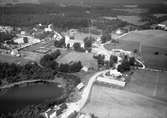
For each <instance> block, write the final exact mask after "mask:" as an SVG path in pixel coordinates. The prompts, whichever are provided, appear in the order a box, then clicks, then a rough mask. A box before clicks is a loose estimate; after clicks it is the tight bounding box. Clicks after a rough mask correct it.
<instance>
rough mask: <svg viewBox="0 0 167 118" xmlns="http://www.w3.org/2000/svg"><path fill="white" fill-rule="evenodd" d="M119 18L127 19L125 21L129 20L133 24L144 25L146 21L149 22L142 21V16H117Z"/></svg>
mask: <svg viewBox="0 0 167 118" xmlns="http://www.w3.org/2000/svg"><path fill="white" fill-rule="evenodd" d="M122 11H128V10H126V9H123V10H122ZM117 17H118V19H120V20H122V21H125V22H128V23H130V24H133V25H144V24H145V23H147V22H142V21H140V20H141V17H140V16H123V15H121V16H117Z"/></svg>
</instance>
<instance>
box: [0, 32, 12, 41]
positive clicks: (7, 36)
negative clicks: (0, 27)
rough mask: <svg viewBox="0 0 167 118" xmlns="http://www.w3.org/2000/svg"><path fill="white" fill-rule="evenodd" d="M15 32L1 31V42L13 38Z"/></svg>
mask: <svg viewBox="0 0 167 118" xmlns="http://www.w3.org/2000/svg"><path fill="white" fill-rule="evenodd" d="M14 36H15V34H12V33H8V32H0V43H3V42H4V41H8V40H11V39H12V38H13V37H14Z"/></svg>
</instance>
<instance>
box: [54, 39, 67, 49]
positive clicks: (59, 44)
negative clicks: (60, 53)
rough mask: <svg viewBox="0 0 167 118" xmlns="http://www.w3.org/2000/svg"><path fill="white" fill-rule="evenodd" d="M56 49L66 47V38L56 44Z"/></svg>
mask: <svg viewBox="0 0 167 118" xmlns="http://www.w3.org/2000/svg"><path fill="white" fill-rule="evenodd" d="M54 45H55V47H58V48H63V47H65V38H64V37H63V38H62V39H61V40H59V41H57V40H56V41H55V43H54Z"/></svg>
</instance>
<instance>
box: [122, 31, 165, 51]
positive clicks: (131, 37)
mask: <svg viewBox="0 0 167 118" xmlns="http://www.w3.org/2000/svg"><path fill="white" fill-rule="evenodd" d="M120 40H127V41H138V42H140V43H141V44H142V45H144V46H151V47H158V48H166V46H167V32H166V31H162V30H142V31H134V32H130V33H128V35H125V36H123V37H121V39H120Z"/></svg>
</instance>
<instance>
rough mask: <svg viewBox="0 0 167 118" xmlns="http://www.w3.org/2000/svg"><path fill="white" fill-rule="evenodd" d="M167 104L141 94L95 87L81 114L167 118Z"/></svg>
mask: <svg viewBox="0 0 167 118" xmlns="http://www.w3.org/2000/svg"><path fill="white" fill-rule="evenodd" d="M166 105H167V103H166V102H162V101H159V100H155V99H152V98H149V97H146V96H143V95H140V94H136V93H132V92H128V91H124V90H119V89H113V88H109V87H104V86H98V85H94V86H93V89H92V92H91V95H90V100H89V102H88V103H87V105H86V106H85V107H84V108H83V109H82V111H81V112H85V113H93V114H95V115H96V116H97V117H99V118H158V117H159V118H166V117H167V106H166Z"/></svg>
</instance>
